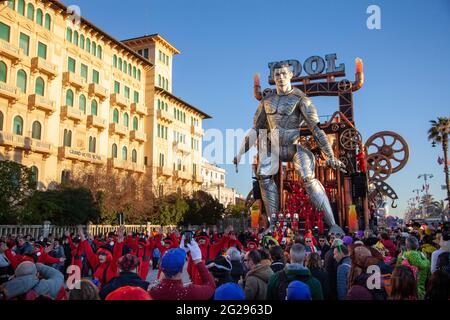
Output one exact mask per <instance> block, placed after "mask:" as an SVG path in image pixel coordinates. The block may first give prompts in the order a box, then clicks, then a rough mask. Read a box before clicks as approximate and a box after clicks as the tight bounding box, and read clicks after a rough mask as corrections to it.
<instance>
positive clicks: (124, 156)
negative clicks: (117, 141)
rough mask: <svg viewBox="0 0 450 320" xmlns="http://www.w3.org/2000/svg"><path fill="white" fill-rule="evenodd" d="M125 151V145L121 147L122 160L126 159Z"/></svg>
mask: <svg viewBox="0 0 450 320" xmlns="http://www.w3.org/2000/svg"><path fill="white" fill-rule="evenodd" d="M127 151H128V150H127V147H125V146H124V147H123V148H122V160H123V161H126V160H127Z"/></svg>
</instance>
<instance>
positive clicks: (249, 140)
mask: <svg viewBox="0 0 450 320" xmlns="http://www.w3.org/2000/svg"><path fill="white" fill-rule="evenodd" d="M266 127H267V117H266V112H265V111H264V106H263V104H262V103H261V104H260V105H259V106H258V109H257V110H256V113H255V116H254V117H253V128H252V129H250V130H249V132H248V133H247V135H246V136H245V138H244V141H242V144H241V147H240V149H239V153H238V154H237V156H236V157H235V158H234V164H235V165H236V166H237V165H238V164H239V162H240V161H241V157H242V155H244V154H245V153H247V151H248V150H250V148H251V147H253V146H254V145H255V143H256V141H257V139H258V134H259V129H265V128H266Z"/></svg>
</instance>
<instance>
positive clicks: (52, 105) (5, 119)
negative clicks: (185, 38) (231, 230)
mask: <svg viewBox="0 0 450 320" xmlns="http://www.w3.org/2000/svg"><path fill="white" fill-rule="evenodd" d="M0 9H1V10H0V160H14V161H16V162H19V163H21V164H23V165H25V166H27V167H30V168H31V169H32V171H33V174H34V176H35V178H36V180H37V181H38V186H39V188H41V189H45V188H48V187H51V185H52V183H60V182H62V181H64V179H66V178H68V177H69V176H70V175H71V174H73V173H74V172H87V171H89V170H92V171H95V170H97V169H98V168H100V167H102V168H108V170H113V171H114V172H117V173H119V174H132V175H134V176H135V177H136V178H137V179H141V178H143V177H148V178H151V179H152V182H153V181H155V184H156V185H161V184H162V185H165V186H166V188H167V189H169V188H168V187H167V186H168V185H169V184H174V185H175V184H176V185H177V187H181V188H182V189H183V191H189V190H192V189H195V188H196V187H198V188H199V187H200V185H201V181H200V179H199V178H198V176H200V175H199V174H198V175H196V172H197V170H199V167H200V160H198V159H201V139H202V134H203V133H202V129H201V122H202V119H204V118H208V117H209V116H208V115H206V114H205V113H203V112H201V111H200V110H197V109H196V108H195V107H193V106H191V105H189V104H187V103H186V102H184V101H183V100H181V99H180V98H177V97H175V96H174V95H172V93H171V92H172V85H171V83H172V77H171V74H172V73H171V70H172V56H173V55H174V54H177V53H179V51H178V50H176V49H175V48H174V47H172V46H171V45H170V44H169V43H168V42H167V41H165V40H164V39H163V38H162V37H161V36H157V35H155V36H153V37H144V38H145V39H146V42H145V45H143V46H142V49H143V50H142V51H140V48H138V47H137V46H134V45H133V43H132V42H130V41H124V42H122V41H118V40H116V39H115V38H113V37H112V36H110V35H109V34H107V33H106V32H104V31H102V30H101V29H99V28H98V27H96V26H95V25H94V24H92V23H91V22H89V21H88V20H86V19H84V18H81V19H80V22H79V23H74V20H73V19H72V16H71V15H70V14H68V13H67V8H66V7H65V6H64V5H63V4H62V3H60V2H59V1H54V0H45V1H44V0H41V1H37V0H30V1H24V0H15V1H8V2H6V3H1V4H0ZM132 45H133V46H132ZM162 52H164V56H163V55H162ZM194 118H195V121H194V120H193V119H194ZM180 119H182V120H180ZM191 121H192V122H191ZM191 123H192V125H191ZM194 123H195V124H196V125H194ZM180 142H182V143H180ZM191 142H192V144H191ZM194 147H195V148H194ZM161 154H162V155H163V157H161V156H160V155H161ZM182 156H183V157H182ZM178 157H180V159H181V160H179V158H178ZM173 163H175V165H173ZM196 163H198V168H197V167H196V166H195V164H196ZM161 164H162V165H161ZM180 168H181V169H180ZM175 169H176V170H175ZM198 172H199V171H198ZM169 174H170V175H169ZM196 177H197V178H196ZM161 191H162V192H164V190H161Z"/></svg>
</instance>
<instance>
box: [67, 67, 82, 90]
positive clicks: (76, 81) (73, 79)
mask: <svg viewBox="0 0 450 320" xmlns="http://www.w3.org/2000/svg"><path fill="white" fill-rule="evenodd" d="M63 82H64V83H70V84H71V85H73V86H74V87H77V88H78V89H82V88H84V87H85V86H86V80H85V79H84V78H83V77H81V76H79V75H77V74H75V73H73V72H70V71H66V72H64V73H63Z"/></svg>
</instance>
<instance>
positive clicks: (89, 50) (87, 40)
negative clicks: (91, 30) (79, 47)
mask: <svg viewBox="0 0 450 320" xmlns="http://www.w3.org/2000/svg"><path fill="white" fill-rule="evenodd" d="M84 49H85V50H86V51H87V52H91V39H89V38H87V39H86V47H85V48H84Z"/></svg>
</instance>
